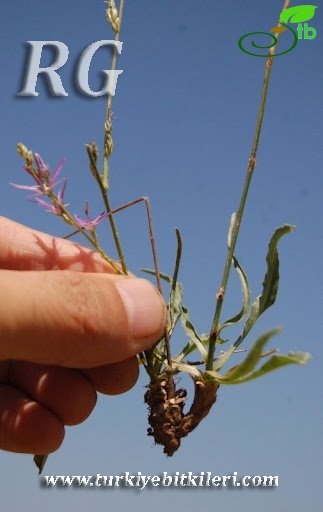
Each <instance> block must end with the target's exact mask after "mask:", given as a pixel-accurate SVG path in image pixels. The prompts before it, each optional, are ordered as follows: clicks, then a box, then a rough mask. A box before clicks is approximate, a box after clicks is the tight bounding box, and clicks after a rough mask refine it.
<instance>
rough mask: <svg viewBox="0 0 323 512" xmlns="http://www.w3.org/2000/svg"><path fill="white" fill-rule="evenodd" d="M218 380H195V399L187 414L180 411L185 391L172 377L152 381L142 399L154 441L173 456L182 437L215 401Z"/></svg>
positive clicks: (149, 431)
mask: <svg viewBox="0 0 323 512" xmlns="http://www.w3.org/2000/svg"><path fill="white" fill-rule="evenodd" d="M218 387H219V384H217V383H215V382H207V383H205V382H202V381H199V380H195V381H194V388H195V391H194V399H193V402H192V405H191V408H190V410H189V411H188V413H187V414H184V413H183V408H184V405H185V401H186V395H187V392H186V390H185V389H183V388H180V389H178V390H176V388H175V384H174V381H173V379H172V378H171V377H170V378H168V379H164V380H161V381H159V382H155V383H151V384H150V385H149V386H148V391H147V392H146V393H145V402H146V404H147V405H148V407H149V416H148V421H149V424H150V427H149V428H148V435H149V436H153V437H154V439H155V443H156V444H161V445H162V446H164V453H166V454H167V455H168V456H172V455H173V453H174V452H176V450H178V448H179V447H180V444H181V439H182V438H183V437H186V436H187V435H188V434H189V433H190V432H192V430H194V429H195V428H196V427H197V426H198V425H199V423H200V422H201V421H202V419H203V418H205V416H207V415H208V413H209V411H210V409H211V407H212V405H213V404H214V403H215V401H216V393H217V390H218Z"/></svg>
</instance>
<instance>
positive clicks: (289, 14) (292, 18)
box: [280, 5, 317, 23]
mask: <svg viewBox="0 0 323 512" xmlns="http://www.w3.org/2000/svg"><path fill="white" fill-rule="evenodd" d="M315 9H317V6H316V5H296V6H295V7H289V9H285V11H283V12H282V13H281V15H280V21H282V22H284V23H288V22H289V23H302V22H304V21H308V20H310V19H312V18H313V16H314V14H315Z"/></svg>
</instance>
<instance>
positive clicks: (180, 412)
mask: <svg viewBox="0 0 323 512" xmlns="http://www.w3.org/2000/svg"><path fill="white" fill-rule="evenodd" d="M107 3H108V8H107V10H106V14H107V19H108V21H109V23H110V25H111V27H112V29H113V31H114V33H115V41H119V37H120V27H121V22H122V14H123V8H124V0H120V5H119V9H117V7H116V5H115V2H114V0H109V1H108V2H107ZM288 5H289V0H287V1H286V2H285V4H284V7H283V11H284V10H285V9H286V8H287V7H288ZM276 35H278V31H277V34H276ZM273 59H274V47H271V48H270V50H269V52H268V56H267V59H266V65H265V76H264V84H263V89H262V94H261V100H260V108H259V114H258V119H257V125H256V129H255V135H254V141H253V145H252V149H251V155H250V158H249V162H248V166H247V173H246V178H245V182H244V185H243V190H242V194H241V199H240V203H239V206H238V209H237V212H236V213H234V214H233V215H232V217H231V221H230V226H229V233H228V238H227V256H226V261H225V266H224V271H223V276H222V280H221V283H220V286H219V288H218V291H217V293H216V307H215V313H214V317H213V321H212V325H211V329H210V331H209V333H208V334H198V333H197V331H196V329H195V327H194V325H193V323H192V322H191V320H190V315H189V310H188V309H187V308H186V307H185V306H184V305H183V302H182V296H183V290H182V285H181V284H180V283H179V282H178V273H179V267H180V261H181V254H182V240H181V235H180V232H179V230H178V229H176V237H177V255H176V262H175V266H174V271H173V274H172V275H171V276H169V275H166V274H163V273H161V272H160V271H159V266H158V259H157V252H156V247H155V237H154V232H153V225H152V217H151V212H150V206H149V201H148V198H146V197H142V198H139V199H136V200H135V201H132V202H130V203H127V204H126V205H124V206H122V207H120V208H117V209H114V210H112V208H111V206H110V198H109V192H110V189H109V166H108V161H109V158H110V156H111V153H112V150H113V140H112V121H113V116H112V112H111V105H112V95H111V94H108V101H107V111H106V119H105V124H104V144H103V165H102V173H101V174H100V172H99V169H98V157H99V151H98V146H97V144H96V143H95V142H90V143H89V144H87V146H86V150H87V154H88V157H89V167H90V171H91V174H92V176H93V178H94V180H95V181H96V183H97V185H98V187H99V191H100V193H101V196H102V199H103V203H104V206H105V212H104V213H101V214H100V215H98V216H97V217H96V218H94V219H91V218H90V216H89V206H88V203H86V207H85V215H86V218H85V219H81V218H80V217H79V216H78V215H74V216H73V215H72V214H71V213H70V212H69V210H68V208H67V205H66V204H64V194H65V190H66V184H67V182H66V178H63V179H62V180H60V183H61V184H62V185H61V188H60V190H59V191H58V192H57V194H56V192H55V190H54V189H55V187H56V185H57V184H58V182H57V181H56V178H57V176H58V174H59V173H60V171H61V169H62V167H63V161H62V162H61V163H60V164H59V166H58V167H57V169H56V170H55V171H54V173H53V175H52V176H51V173H50V168H49V166H48V165H46V164H45V163H44V161H43V159H42V158H41V157H40V155H39V154H37V153H35V154H34V155H33V153H32V152H31V151H30V150H28V149H27V147H26V146H24V145H23V144H21V143H20V144H18V152H19V154H20V155H21V156H22V157H23V159H24V160H25V167H24V168H25V170H26V171H27V172H28V173H29V174H30V175H31V176H32V178H33V179H34V181H35V185H33V186H24V185H14V186H16V187H18V188H27V189H30V190H32V191H33V192H34V195H33V196H32V200H33V201H34V202H36V203H38V204H39V205H41V206H43V207H45V208H47V210H49V211H50V212H51V213H53V214H55V215H58V216H60V217H61V218H62V219H63V221H64V222H65V223H67V224H68V225H69V226H71V227H73V228H74V231H73V233H71V234H69V235H67V236H66V237H65V238H68V237H69V236H71V235H73V234H75V233H81V234H82V235H83V236H84V237H85V239H86V240H87V242H88V243H89V244H90V245H92V246H93V247H94V249H95V250H96V251H98V253H99V254H100V255H101V256H102V258H104V259H105V260H106V261H108V262H109V264H110V265H111V266H112V268H113V269H114V271H115V272H116V273H119V274H127V266H126V262H125V257H124V254H123V251H122V247H121V242H120V239H119V236H118V232H117V229H116V224H115V219H114V214H115V213H117V212H118V211H119V210H121V209H123V208H126V207H128V206H131V205H133V204H136V203H139V202H144V204H145V206H146V209H147V216H148V225H149V231H150V239H151V244H152V253H153V259H154V266H155V268H154V270H145V271H146V272H148V273H150V274H153V275H154V276H155V277H156V280H157V286H158V289H159V290H160V291H162V288H161V280H165V281H166V282H168V284H169V287H170V295H169V301H168V326H167V329H166V331H165V332H164V334H163V336H162V337H161V339H160V340H158V342H157V343H156V344H155V345H154V346H153V347H152V348H150V349H149V350H147V351H146V352H144V353H141V354H138V359H139V361H140V363H141V364H142V365H143V367H144V368H145V370H146V372H147V374H148V376H149V379H150V383H149V385H148V386H147V388H148V389H147V391H146V393H145V402H146V403H147V405H148V408H149V424H150V427H149V428H148V435H151V436H153V437H154V439H155V442H156V443H157V444H161V445H163V446H164V452H165V453H166V454H167V455H169V456H171V455H173V453H174V452H175V451H176V450H177V449H178V448H179V446H180V444H181V439H182V438H183V437H185V436H187V435H188V434H189V433H190V432H191V431H192V430H193V429H195V428H196V427H197V426H198V425H199V423H200V422H201V421H202V420H203V418H205V417H206V416H207V415H208V413H209V411H210V409H211V407H212V405H213V404H214V403H215V401H216V395H217V392H218V389H219V386H220V385H224V384H226V385H233V384H241V383H244V382H247V381H250V380H252V379H256V378H258V377H261V376H262V375H265V374H266V373H268V372H271V371H273V370H275V369H277V368H280V367H282V366H285V365H288V364H295V363H296V364H305V363H306V362H307V361H308V359H309V358H310V356H309V354H307V353H303V352H292V353H289V354H287V355H281V354H278V353H277V351H276V349H272V350H265V347H266V345H267V343H268V342H269V340H270V339H271V338H272V337H273V336H274V335H275V334H277V332H278V331H279V329H273V330H270V331H268V332H266V333H265V334H263V335H262V336H260V338H258V339H257V340H256V341H255V342H254V344H253V346H252V347H251V349H250V350H249V352H248V353H247V355H246V357H245V359H244V360H243V361H242V362H240V363H239V364H237V365H235V366H233V367H232V368H230V369H229V370H227V371H226V372H225V373H221V372H220V370H222V368H223V367H224V365H226V364H227V363H228V361H229V359H230V358H231V356H232V355H233V354H235V353H236V352H240V350H239V347H240V345H241V344H242V342H243V341H244V340H245V338H246V337H247V335H248V334H249V333H250V331H251V330H252V328H253V326H254V325H255V323H256V321H257V320H258V318H259V317H260V316H261V315H262V314H263V313H264V312H265V311H266V309H268V308H269V307H271V306H272V305H273V304H274V303H275V300H276V296H277V291H278V284H279V257H278V250H277V245H278V242H279V240H280V238H281V237H283V236H284V235H286V234H287V233H290V232H291V231H293V230H294V227H293V226H290V225H283V226H281V227H279V228H278V229H276V230H275V232H274V234H273V235H272V237H271V239H270V241H269V245H268V252H267V256H266V266H267V268H266V273H265V277H264V280H263V283H262V290H261V293H260V295H259V296H258V297H257V298H256V299H255V300H254V301H253V302H252V301H251V293H250V287H249V283H248V279H247V275H246V273H245V271H244V270H243V268H242V267H241V265H240V263H239V261H238V259H237V257H236V255H235V247H236V242H237V237H238V234H239V228H240V226H241V221H242V216H243V212H244V207H245V203H246V199H247V195H248V190H249V185H250V182H251V179H252V176H253V172H254V169H255V166H256V156H257V149H258V144H259V139H260V132H261V126H262V122H263V116H264V108H265V104H266V96H267V90H268V84H269V78H270V74H271V68H272V64H273ZM116 61H117V49H116V48H115V49H114V54H113V59H112V66H111V72H112V73H113V71H114V70H115V69H116ZM110 76H111V75H110ZM43 196H45V197H46V198H47V200H48V202H46V201H44V200H43V199H41V198H40V197H43ZM104 219H107V220H108V221H109V223H110V227H111V230H112V234H113V237H114V241H115V245H116V250H117V253H118V258H119V263H118V264H116V263H115V262H114V261H113V260H112V259H111V258H109V256H108V255H107V254H106V253H105V251H104V250H103V249H102V248H101V246H100V244H99V240H98V237H97V234H96V228H97V226H98V224H99V223H100V222H102V221H103V220H104ZM232 267H233V268H234V269H235V271H236V273H237V275H238V278H239V280H240V283H241V288H242V307H241V310H240V311H239V312H238V313H237V314H235V315H234V316H232V317H231V318H229V319H227V320H225V321H222V320H221V311H222V305H223V301H224V298H225V295H226V289H227V283H228V279H229V274H230V271H231V268H232ZM178 322H181V324H182V327H183V329H184V331H185V333H186V335H187V337H188V341H187V343H186V345H185V346H184V347H183V349H182V350H181V351H180V352H179V353H178V354H177V355H175V356H174V355H172V354H171V343H170V341H171V337H172V335H173V333H174V329H175V327H176V325H177V324H178ZM239 322H242V329H241V333H240V335H239V336H238V338H237V339H236V340H235V341H233V342H231V345H230V347H229V348H228V349H227V350H225V351H223V350H221V351H220V353H219V355H217V357H215V351H216V349H218V348H220V347H223V346H224V344H225V343H227V342H228V340H227V339H226V338H224V335H223V332H224V330H225V329H227V328H229V327H230V326H232V325H235V324H238V323H239ZM194 352H195V353H196V352H197V353H198V356H197V357H196V358H195V359H197V360H195V361H193V362H192V361H190V360H189V359H188V357H189V356H191V354H193V353H194ZM260 360H263V361H264V362H263V364H261V365H260V367H259V365H258V363H259V361H260ZM180 373H186V374H188V375H189V376H190V377H191V379H192V380H193V383H194V397H193V400H192V403H191V406H190V408H189V410H188V412H186V413H185V412H184V405H185V403H186V398H187V392H186V390H185V389H183V388H178V387H177V385H176V383H175V380H176V381H177V379H175V376H177V375H178V374H180ZM46 458H47V456H46V455H36V456H35V459H34V460H35V462H36V464H37V466H38V468H39V470H40V471H41V470H42V468H43V466H44V463H45V461H46Z"/></svg>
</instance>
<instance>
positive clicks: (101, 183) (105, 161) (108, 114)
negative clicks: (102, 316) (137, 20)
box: [98, 0, 127, 274]
mask: <svg viewBox="0 0 323 512" xmlns="http://www.w3.org/2000/svg"><path fill="white" fill-rule="evenodd" d="M123 9H124V0H120V6H119V11H118V14H119V30H118V32H116V34H115V41H116V42H118V41H120V30H121V24H122V16H123ZM117 59H118V50H117V48H116V47H114V49H113V57H112V63H111V71H112V72H113V71H115V69H116V65H117ZM111 106H112V94H110V93H109V94H108V101H107V110H106V118H105V126H107V124H109V123H111V122H112V120H111ZM111 142H112V141H111ZM104 145H106V132H105V144H104ZM111 151H112V149H111ZM109 156H110V154H107V153H106V152H105V154H104V157H103V177H102V179H100V180H99V181H98V183H99V186H100V191H101V194H102V198H103V201H104V205H105V208H106V211H107V213H109V217H108V219H109V222H110V227H111V231H112V235H113V239H114V243H115V246H116V249H117V253H118V257H119V260H120V264H121V268H122V271H123V272H124V273H125V274H127V266H126V262H125V258H124V255H123V251H122V247H121V242H120V238H119V234H118V230H117V226H116V223H115V220H114V217H113V215H112V213H111V212H112V208H111V205H110V200H109V197H108V173H109V167H108V159H109ZM104 184H106V186H104Z"/></svg>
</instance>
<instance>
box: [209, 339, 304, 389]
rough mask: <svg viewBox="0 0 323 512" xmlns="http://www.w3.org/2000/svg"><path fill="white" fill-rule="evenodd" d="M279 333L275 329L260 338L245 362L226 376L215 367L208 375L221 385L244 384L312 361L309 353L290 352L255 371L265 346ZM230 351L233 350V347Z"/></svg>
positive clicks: (268, 361)
mask: <svg viewBox="0 0 323 512" xmlns="http://www.w3.org/2000/svg"><path fill="white" fill-rule="evenodd" d="M278 332H279V329H273V330H271V331H269V332H267V333H265V334H263V335H262V336H260V338H258V339H257V341H256V342H255V344H254V345H253V347H252V348H251V350H250V352H249V353H248V355H247V357H246V358H245V360H244V361H242V363H240V364H239V365H237V366H235V367H234V368H231V369H230V370H229V371H228V372H227V373H226V374H225V375H221V374H220V373H218V371H217V369H218V367H217V366H215V367H214V370H212V371H209V372H206V373H207V374H208V375H209V376H210V377H212V378H213V379H214V380H215V381H216V382H218V383H219V384H228V385H231V384H243V383H244V382H248V381H250V380H253V379H257V378H258V377H262V375H265V374H266V373H269V372H272V371H273V370H277V369H278V368H281V367H283V366H286V365H288V364H301V365H304V364H306V363H307V362H308V361H309V360H310V359H311V355H310V354H308V353H307V352H290V353H289V354H286V355H284V354H283V355H277V354H275V355H273V356H272V357H270V359H268V360H267V361H266V362H265V363H264V364H263V365H262V366H261V367H260V368H259V369H258V370H255V371H254V368H255V367H256V365H257V363H258V361H259V360H260V358H261V357H263V355H264V354H262V350H263V348H264V346H265V345H266V343H268V341H269V340H270V338H271V337H272V336H274V335H275V334H277V333H278ZM230 350H232V347H231V349H230ZM228 352H229V351H228Z"/></svg>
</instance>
